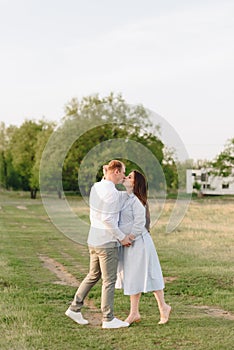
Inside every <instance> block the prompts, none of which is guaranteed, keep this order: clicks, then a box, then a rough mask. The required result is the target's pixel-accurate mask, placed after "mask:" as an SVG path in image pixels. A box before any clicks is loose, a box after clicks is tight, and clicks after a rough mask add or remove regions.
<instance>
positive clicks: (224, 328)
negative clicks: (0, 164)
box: [0, 193, 234, 350]
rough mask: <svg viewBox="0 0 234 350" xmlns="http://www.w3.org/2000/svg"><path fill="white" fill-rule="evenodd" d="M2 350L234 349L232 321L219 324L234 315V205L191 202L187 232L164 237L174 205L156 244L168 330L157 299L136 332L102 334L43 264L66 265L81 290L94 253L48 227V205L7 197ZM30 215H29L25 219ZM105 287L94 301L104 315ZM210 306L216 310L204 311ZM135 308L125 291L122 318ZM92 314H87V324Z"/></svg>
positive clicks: (149, 302) (1, 241)
mask: <svg viewBox="0 0 234 350" xmlns="http://www.w3.org/2000/svg"><path fill="white" fill-rule="evenodd" d="M0 196H1V199H0V207H1V209H0V297H1V298H0V305H1V316H0V333H1V334H0V349H1V350H26V349H27V350H34V349H35V350H46V349H48V350H55V349H56V350H64V349H66V350H76V349H77V350H78V349H90V350H91V349H99V350H101V349H103V350H133V349H134V350H135V349H145V350H148V349H168V350H170V349H172V350H176V349H189V350H193V349H194V350H195V349H196V350H197V349H201V350H203V349H206V350H216V349H217V350H218V349H219V350H220V349H225V350H229V349H232V348H233V343H234V335H233V322H234V321H233V320H230V319H227V318H225V317H222V316H219V315H217V314H214V313H213V314H212V313H211V312H209V310H210V311H212V309H222V310H224V311H226V312H229V313H231V314H232V315H233V314H234V302H233V275H234V271H233V270H234V266H233V256H234V252H233V247H234V244H233V227H234V215H233V214H234V206H233V203H234V202H233V200H232V199H229V200H227V199H225V200H224V199H219V198H216V200H214V199H212V200H211V199H209V198H205V199H202V200H194V201H192V203H191V205H190V207H189V209H188V211H187V213H186V215H185V217H184V219H183V222H182V223H181V225H180V226H179V228H178V229H177V230H175V231H174V232H173V233H171V234H166V233H165V227H166V224H167V221H168V218H169V215H170V212H171V210H172V207H173V204H174V202H173V200H169V201H168V202H167V203H166V206H165V209H164V211H163V213H162V215H161V216H160V219H159V221H158V223H157V225H156V226H155V227H154V228H153V229H152V237H153V239H154V241H155V244H156V246H157V251H158V255H159V258H160V261H161V265H162V269H163V273H164V276H165V277H174V278H175V280H173V281H172V282H170V283H166V288H165V298H166V301H167V302H169V303H170V304H171V305H172V308H173V312H172V314H171V318H170V321H169V323H168V324H166V325H163V326H159V325H158V324H157V322H158V320H159V313H158V309H157V305H156V302H155V299H154V297H153V295H152V294H145V295H143V296H142V299H141V305H140V312H141V316H142V321H141V322H140V323H138V324H136V325H133V326H131V327H129V328H128V329H120V330H102V328H101V325H97V326H93V325H89V326H83V327H82V326H78V325H76V324H75V323H74V322H72V321H71V320H70V319H68V318H67V317H65V315H64V312H65V310H66V309H67V307H68V305H69V302H70V301H71V300H72V298H73V295H74V293H75V290H76V288H75V287H71V286H66V285H60V284H54V283H53V282H54V281H56V280H57V279H58V278H57V277H56V276H55V275H54V274H53V273H52V272H51V271H49V270H48V269H46V268H44V267H43V263H42V261H41V260H40V259H39V256H40V255H46V256H48V257H50V258H53V259H54V260H56V261H58V262H59V263H61V264H63V265H64V266H65V268H66V270H67V271H68V272H69V273H71V274H72V275H74V276H75V277H76V278H77V279H78V280H81V279H82V278H83V277H84V276H85V271H88V264H89V256H88V251H87V247H85V246H80V245H78V244H76V243H74V242H72V241H71V240H69V239H68V238H66V237H65V236H64V235H63V234H62V233H60V232H59V231H58V230H57V229H56V228H55V227H54V226H53V225H52V224H51V222H50V221H49V220H48V218H47V215H46V213H45V210H44V208H43V206H42V204H41V201H40V199H37V200H30V199H28V198H26V197H25V196H24V195H23V196H21V195H18V194H14V195H13V194H7V193H0ZM80 203H81V202H79V201H78V200H74V198H73V199H71V205H72V206H73V207H74V211H75V212H77V211H79V213H81V215H83V216H84V218H87V209H86V208H84V207H83V204H82V205H81V204H80ZM17 206H25V207H26V208H27V209H18V208H17ZM100 293H101V285H100V283H98V284H97V286H96V287H95V288H94V289H93V290H92V291H91V292H90V294H89V298H90V299H92V300H93V301H94V303H95V305H96V307H97V308H100ZM204 306H207V308H204ZM128 310H129V299H128V297H126V296H123V294H122V292H121V291H119V290H117V291H116V294H115V314H116V316H118V317H120V318H122V319H124V318H125V317H126V316H127V314H128ZM92 313H93V310H90V309H89V308H88V307H85V308H84V314H85V316H86V317H87V318H89V317H91V316H92Z"/></svg>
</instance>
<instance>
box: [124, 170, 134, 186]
mask: <svg viewBox="0 0 234 350" xmlns="http://www.w3.org/2000/svg"><path fill="white" fill-rule="evenodd" d="M134 175H135V174H134V172H133V171H132V172H131V173H129V175H128V176H125V179H124V181H123V185H124V187H125V188H126V189H131V190H132V189H133V187H134V178H135V176H134Z"/></svg>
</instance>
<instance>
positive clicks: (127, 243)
mask: <svg viewBox="0 0 234 350" xmlns="http://www.w3.org/2000/svg"><path fill="white" fill-rule="evenodd" d="M134 239H135V236H134V235H133V234H132V233H130V234H129V235H127V236H125V238H124V239H123V240H122V241H120V243H121V244H122V245H123V246H125V247H130V245H132V241H134Z"/></svg>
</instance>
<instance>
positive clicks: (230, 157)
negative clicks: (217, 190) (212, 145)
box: [211, 138, 234, 177]
mask: <svg viewBox="0 0 234 350" xmlns="http://www.w3.org/2000/svg"><path fill="white" fill-rule="evenodd" d="M211 166H212V173H213V174H214V175H216V176H221V177H228V176H230V175H233V169H234V138H232V139H230V140H228V141H227V143H226V145H225V147H224V150H223V151H222V152H221V153H220V154H219V155H218V156H217V157H216V159H215V160H214V161H213V162H211Z"/></svg>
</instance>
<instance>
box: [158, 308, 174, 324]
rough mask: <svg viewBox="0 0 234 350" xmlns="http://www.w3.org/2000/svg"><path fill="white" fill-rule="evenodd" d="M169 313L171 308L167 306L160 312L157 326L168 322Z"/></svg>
mask: <svg viewBox="0 0 234 350" xmlns="http://www.w3.org/2000/svg"><path fill="white" fill-rule="evenodd" d="M170 312H171V306H170V305H167V306H166V307H165V308H164V309H163V310H162V312H161V317H160V321H159V322H158V324H165V323H167V322H168V320H169V316H170Z"/></svg>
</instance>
